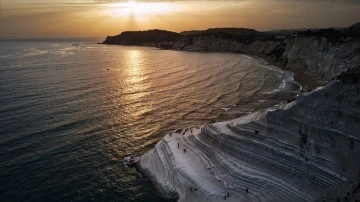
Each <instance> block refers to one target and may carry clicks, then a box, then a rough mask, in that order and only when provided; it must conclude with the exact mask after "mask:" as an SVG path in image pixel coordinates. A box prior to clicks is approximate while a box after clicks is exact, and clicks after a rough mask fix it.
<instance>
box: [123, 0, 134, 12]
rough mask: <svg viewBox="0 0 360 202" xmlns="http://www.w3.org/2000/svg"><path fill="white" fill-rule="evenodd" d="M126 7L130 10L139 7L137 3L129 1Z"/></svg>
mask: <svg viewBox="0 0 360 202" xmlns="http://www.w3.org/2000/svg"><path fill="white" fill-rule="evenodd" d="M125 7H128V8H129V9H132V10H133V9H135V8H136V7H137V3H136V1H132V0H131V1H128V2H126V3H125Z"/></svg>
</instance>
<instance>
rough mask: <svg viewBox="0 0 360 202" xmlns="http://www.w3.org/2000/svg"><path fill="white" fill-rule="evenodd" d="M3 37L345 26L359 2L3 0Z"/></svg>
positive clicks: (355, 17) (357, 17)
mask: <svg viewBox="0 0 360 202" xmlns="http://www.w3.org/2000/svg"><path fill="white" fill-rule="evenodd" d="M0 20H1V24H0V25H1V27H0V37H104V36H107V35H116V34H119V33H120V32H122V31H125V30H147V29H154V28H157V29H166V30H171V31H176V32H180V31H183V30H194V29H207V28H211V27H247V28H254V29H257V30H271V29H293V28H313V27H345V26H350V25H352V24H354V23H356V22H360V1H359V0H239V1H205V0H202V1H191V0H187V1H166V0H143V1H139V0H138V1H128V0H0Z"/></svg>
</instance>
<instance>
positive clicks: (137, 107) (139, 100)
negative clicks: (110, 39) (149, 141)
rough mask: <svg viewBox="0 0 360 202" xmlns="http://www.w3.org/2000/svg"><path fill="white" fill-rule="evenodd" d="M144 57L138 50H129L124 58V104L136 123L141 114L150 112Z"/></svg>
mask: <svg viewBox="0 0 360 202" xmlns="http://www.w3.org/2000/svg"><path fill="white" fill-rule="evenodd" d="M144 64H145V62H144V55H143V52H142V51H140V50H129V51H128V53H127V56H126V61H125V66H126V67H125V69H124V77H125V78H123V79H124V81H125V84H126V87H125V88H124V92H123V93H124V98H125V102H126V103H125V104H127V106H128V110H129V113H130V115H131V117H132V118H133V119H134V120H133V121H136V120H138V119H140V118H141V116H142V115H143V114H145V113H146V112H149V111H151V110H152V109H151V100H150V99H149V95H150V93H149V88H150V86H149V82H148V81H147V75H146V69H145V67H146V66H144Z"/></svg>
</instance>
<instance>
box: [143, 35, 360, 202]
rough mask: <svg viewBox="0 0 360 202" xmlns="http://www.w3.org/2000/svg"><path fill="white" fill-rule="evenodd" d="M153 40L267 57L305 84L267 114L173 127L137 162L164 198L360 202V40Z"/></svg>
mask: <svg viewBox="0 0 360 202" xmlns="http://www.w3.org/2000/svg"><path fill="white" fill-rule="evenodd" d="M154 46H156V47H158V48H162V49H170V50H177V51H198V52H231V53H241V54H244V55H249V56H251V57H259V58H261V59H263V60H264V61H266V62H267V63H268V64H270V65H274V66H276V67H278V68H280V69H283V70H286V71H291V72H293V74H294V80H295V81H296V82H298V83H299V84H300V85H301V86H303V92H302V93H300V94H299V95H298V96H297V97H296V99H290V100H288V101H286V102H282V103H277V105H276V106H271V107H269V108H267V109H265V110H260V111H256V112H253V113H251V114H247V115H244V116H243V115H241V116H240V117H239V116H238V118H235V119H232V120H229V121H223V122H215V123H210V124H206V125H204V126H202V127H200V128H186V129H180V130H178V131H171V132H169V133H167V134H166V135H165V137H164V138H163V139H162V140H161V141H160V142H158V143H157V144H156V145H155V148H154V149H151V150H149V151H148V152H146V153H145V154H144V155H143V156H141V157H140V160H139V161H138V163H137V168H138V170H139V171H140V172H141V173H143V174H144V175H145V176H146V177H147V178H149V179H150V180H151V181H152V182H153V184H154V186H155V187H156V188H157V190H159V191H160V193H161V195H162V196H164V197H165V198H168V199H172V200H178V201H219V200H230V201H238V200H243V201H292V200H295V201H318V200H334V199H336V198H337V199H339V198H344V199H345V200H348V199H350V200H351V199H360V189H359V188H357V187H360V177H359V176H360V173H358V167H359V166H360V164H359V163H360V136H359V134H358V133H357V131H359V130H360V128H359V125H358V124H357V122H358V120H360V117H359V114H360V111H358V109H359V108H358V107H357V104H356V103H357V101H356V100H357V99H358V98H359V90H358V89H359V88H360V86H359V82H358V81H360V66H358V64H359V62H360V55H358V54H356V53H357V51H358V49H359V47H360V41H359V40H358V39H341V40H340V41H339V42H338V43H333V41H331V40H329V39H328V38H326V37H323V36H318V35H315V36H308V35H304V36H299V37H297V36H296V37H293V36H290V37H285V38H282V39H280V40H278V39H262V40H255V41H251V42H246V41H245V42H244V41H241V40H240V41H239V40H236V39H232V38H221V37H217V36H213V35H197V36H190V37H184V38H182V40H178V41H176V42H174V43H165V46H164V45H161V44H160V45H159V44H157V45H154ZM344 75H345V76H344ZM320 86H321V87H320ZM318 87H319V88H318ZM349 95H350V96H349ZM275 193H276V194H275Z"/></svg>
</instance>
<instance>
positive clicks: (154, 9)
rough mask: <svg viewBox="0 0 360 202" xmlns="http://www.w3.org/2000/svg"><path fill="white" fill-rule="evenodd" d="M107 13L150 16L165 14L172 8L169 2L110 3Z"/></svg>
mask: <svg viewBox="0 0 360 202" xmlns="http://www.w3.org/2000/svg"><path fill="white" fill-rule="evenodd" d="M107 10H108V14H110V15H111V16H114V17H127V16H135V17H150V16H153V15H159V14H167V13H170V12H172V11H173V10H174V5H173V4H172V3H170V2H136V1H127V2H124V3H111V4H108V5H107Z"/></svg>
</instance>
